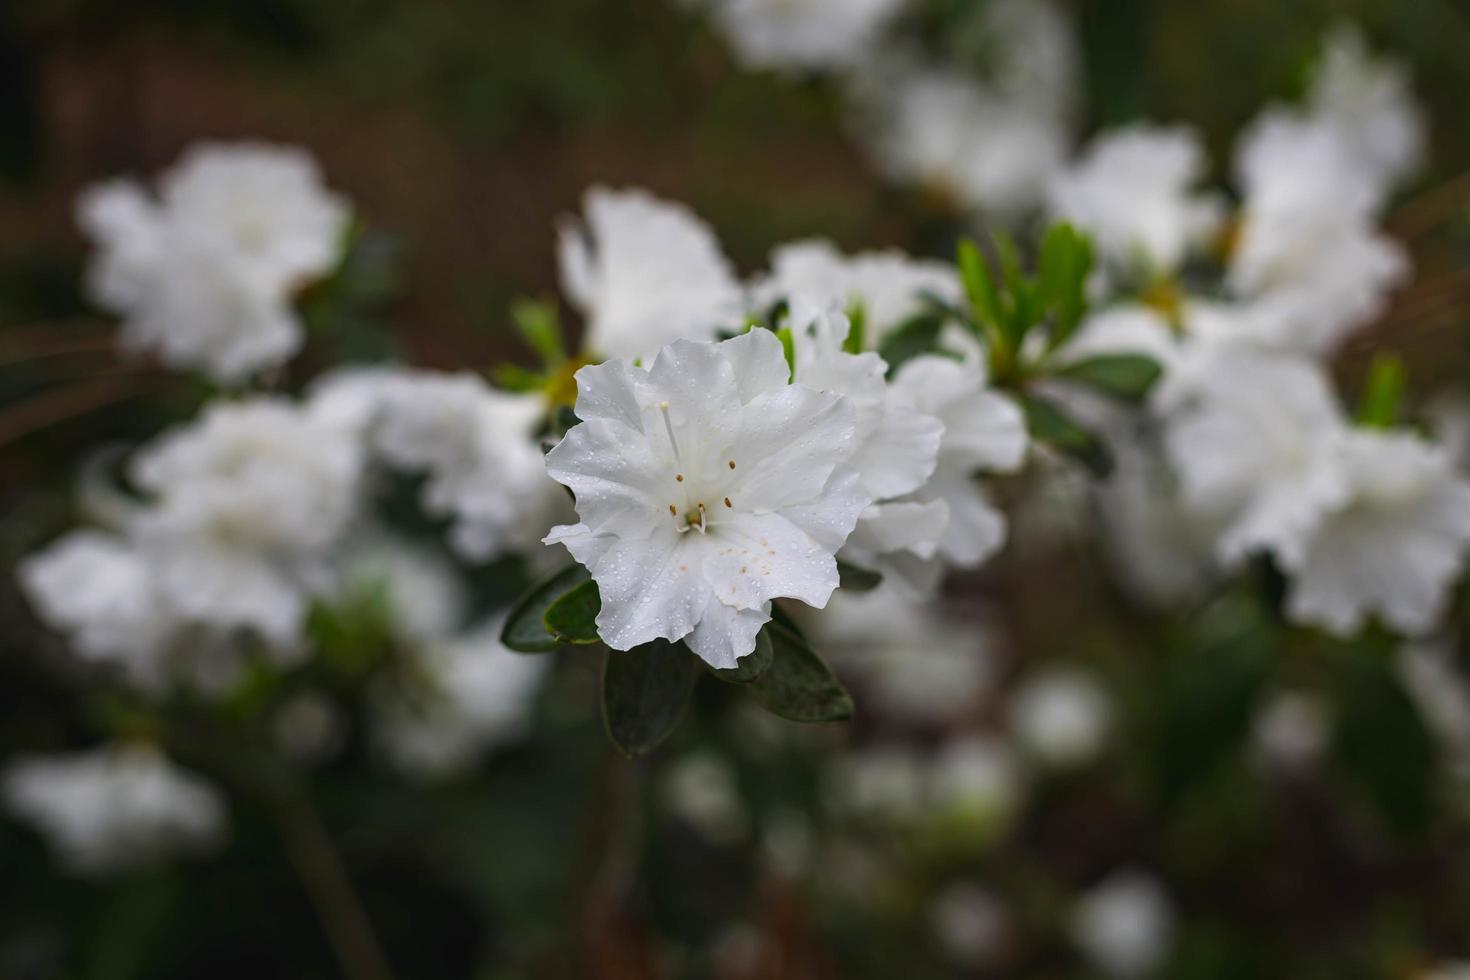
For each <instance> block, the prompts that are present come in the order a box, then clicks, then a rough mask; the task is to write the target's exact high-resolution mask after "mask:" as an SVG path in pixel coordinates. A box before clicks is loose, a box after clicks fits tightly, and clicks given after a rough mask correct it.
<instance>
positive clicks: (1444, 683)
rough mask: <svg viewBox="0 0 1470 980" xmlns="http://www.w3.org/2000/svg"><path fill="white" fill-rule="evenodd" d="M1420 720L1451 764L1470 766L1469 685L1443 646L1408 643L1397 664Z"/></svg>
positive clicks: (1433, 643) (1452, 654) (1446, 648)
mask: <svg viewBox="0 0 1470 980" xmlns="http://www.w3.org/2000/svg"><path fill="white" fill-rule="evenodd" d="M1395 667H1396V671H1395V672H1396V673H1397V674H1398V677H1399V681H1400V683H1402V684H1403V685H1404V690H1405V691H1407V692H1408V694H1409V697H1410V698H1412V699H1413V701H1414V706H1415V707H1416V708H1417V709H1418V711H1419V716H1420V717H1421V718H1423V719H1424V723H1425V725H1426V726H1427V727H1428V729H1429V731H1430V732H1431V733H1432V734H1433V735H1434V737H1435V738H1436V739H1438V741H1439V743H1440V745H1441V746H1442V747H1443V749H1444V751H1445V753H1446V754H1447V755H1448V756H1449V757H1450V759H1451V761H1452V762H1454V763H1456V764H1458V765H1460V766H1470V684H1467V682H1466V678H1465V675H1464V673H1463V672H1462V671H1460V670H1459V669H1458V668H1457V667H1456V665H1455V657H1454V650H1453V648H1452V647H1451V646H1450V645H1449V644H1447V643H1443V642H1437V641H1417V642H1413V643H1406V644H1404V646H1403V647H1402V648H1401V649H1400V650H1399V654H1398V661H1397V663H1396V664H1395Z"/></svg>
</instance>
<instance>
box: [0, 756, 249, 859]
mask: <svg viewBox="0 0 1470 980" xmlns="http://www.w3.org/2000/svg"><path fill="white" fill-rule="evenodd" d="M0 791H3V796H4V802H5V806H6V808H7V809H9V810H10V811H11V812H12V813H13V814H15V815H16V816H17V817H19V818H21V819H23V820H25V821H26V822H28V823H30V824H33V825H34V826H35V827H36V828H37V829H38V830H40V831H41V832H42V833H44V834H45V836H46V837H47V838H48V840H49V842H50V844H51V845H52V846H53V848H54V849H55V851H56V853H57V856H58V858H59V860H60V861H61V863H62V864H64V865H65V866H66V867H67V868H68V869H69V870H70V871H72V872H73V873H75V874H81V875H96V874H106V873H108V872H112V871H116V870H120V869H122V868H127V867H133V866H137V865H141V864H147V863H149V862H151V861H155V860H161V859H163V858H166V857H169V856H172V855H174V854H179V853H189V852H200V851H206V850H208V849H209V848H210V847H211V846H213V845H215V844H217V843H218V842H219V840H220V838H221V837H222V836H223V833H224V830H225V826H226V812H225V806H224V801H223V800H222V799H221V798H220V795H219V793H218V792H216V791H215V789H214V788H213V787H212V786H210V785H209V784H208V783H206V782H204V781H203V780H201V779H199V778H198V777H196V776H193V775H191V774H189V773H187V772H184V771H183V770H181V769H179V768H177V767H176V766H174V765H173V764H172V763H170V762H169V761H168V760H167V759H165V758H164V757H163V756H162V755H160V754H159V753H158V752H156V751H154V750H152V749H149V748H143V747H132V746H121V745H118V746H104V747H103V748H100V749H95V750H92V751H90V752H82V753H77V754H74V755H62V756H33V757H27V758H21V759H17V760H16V761H14V762H12V763H10V764H9V765H8V766H7V767H6V768H5V771H4V775H3V784H0Z"/></svg>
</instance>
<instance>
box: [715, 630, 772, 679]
mask: <svg viewBox="0 0 1470 980" xmlns="http://www.w3.org/2000/svg"><path fill="white" fill-rule="evenodd" d="M773 657H774V648H773V647H772V645H771V637H770V636H769V634H768V633H767V632H766V631H765V630H761V631H760V633H759V634H757V636H756V638H755V649H754V650H752V651H751V652H750V653H747V654H746V655H745V656H743V657H741V658H740V659H739V660H737V661H736V662H735V666H734V667H731V668H728V669H726V670H719V669H716V668H713V667H712V668H710V671H711V673H713V674H714V675H715V676H716V677H718V678H719V679H720V680H722V681H726V682H727V683H730V684H749V683H750V682H751V681H754V680H756V679H757V678H759V677H760V676H761V675H762V674H764V673H765V672H766V671H767V670H768V669H769V668H770V666H771V661H772V659H773Z"/></svg>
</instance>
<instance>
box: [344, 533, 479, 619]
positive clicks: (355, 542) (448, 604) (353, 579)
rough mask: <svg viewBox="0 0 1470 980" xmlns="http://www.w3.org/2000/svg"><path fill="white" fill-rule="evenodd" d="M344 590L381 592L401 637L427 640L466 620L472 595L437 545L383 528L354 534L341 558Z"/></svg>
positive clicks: (369, 592)
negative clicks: (438, 550)
mask: <svg viewBox="0 0 1470 980" xmlns="http://www.w3.org/2000/svg"><path fill="white" fill-rule="evenodd" d="M340 564H341V567H342V571H341V573H340V576H339V577H340V578H341V580H342V585H341V586H340V588H341V589H342V590H343V592H345V593H348V594H351V593H358V594H362V593H366V594H368V595H380V596H381V599H382V601H383V603H384V604H385V605H386V607H387V611H388V614H389V619H390V622H391V624H392V627H393V630H394V631H395V633H396V635H397V637H398V638H399V639H400V640H403V641H405V642H407V643H426V642H430V641H434V640H439V639H442V638H444V637H447V636H451V635H453V634H454V632H455V631H456V630H458V629H459V628H460V626H461V625H463V623H464V620H465V614H466V610H467V609H468V607H469V596H468V595H467V594H466V588H465V585H464V583H463V582H461V581H460V579H459V577H458V576H457V575H456V574H455V570H454V566H453V565H451V564H450V562H449V561H448V560H447V559H446V558H445V557H444V556H442V555H441V554H439V553H438V552H436V551H434V550H433V549H431V548H429V547H427V546H425V545H421V544H418V543H416V542H414V541H410V540H406V539H404V538H400V537H398V536H396V535H393V534H391V533H388V532H384V531H376V530H363V531H359V532H358V533H356V534H354V535H353V536H352V538H351V539H350V540H349V541H348V542H347V543H346V545H345V547H344V548H343V553H342V555H341V558H340Z"/></svg>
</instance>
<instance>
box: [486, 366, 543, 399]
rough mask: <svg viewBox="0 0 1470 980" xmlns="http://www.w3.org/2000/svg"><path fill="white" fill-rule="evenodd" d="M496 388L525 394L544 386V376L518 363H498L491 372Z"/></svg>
mask: <svg viewBox="0 0 1470 980" xmlns="http://www.w3.org/2000/svg"><path fill="white" fill-rule="evenodd" d="M490 376H491V378H492V379H493V380H494V381H495V386H496V387H497V388H504V389H505V390H506V391H513V392H517V393H520V394H525V393H528V392H533V391H540V390H541V389H542V388H544V387H546V376H545V375H543V374H541V373H540V372H538V371H532V370H530V369H529V368H524V367H521V366H520V365H519V364H500V365H497V366H496V368H495V370H494V371H492V372H491V375H490Z"/></svg>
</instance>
